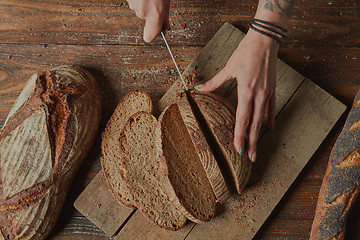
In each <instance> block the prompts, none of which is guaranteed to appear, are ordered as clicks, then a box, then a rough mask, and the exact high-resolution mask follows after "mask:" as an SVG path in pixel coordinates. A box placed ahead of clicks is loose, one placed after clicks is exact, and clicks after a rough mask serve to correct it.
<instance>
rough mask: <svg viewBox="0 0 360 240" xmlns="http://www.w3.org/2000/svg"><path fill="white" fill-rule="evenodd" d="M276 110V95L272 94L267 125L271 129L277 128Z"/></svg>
mask: <svg viewBox="0 0 360 240" xmlns="http://www.w3.org/2000/svg"><path fill="white" fill-rule="evenodd" d="M275 109H276V94H275V92H273V93H272V95H271V96H270V99H269V103H268V105H267V115H268V119H267V124H268V127H269V128H270V129H274V126H275V114H276V113H275Z"/></svg>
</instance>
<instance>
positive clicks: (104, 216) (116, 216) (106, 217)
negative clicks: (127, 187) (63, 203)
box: [74, 171, 135, 237]
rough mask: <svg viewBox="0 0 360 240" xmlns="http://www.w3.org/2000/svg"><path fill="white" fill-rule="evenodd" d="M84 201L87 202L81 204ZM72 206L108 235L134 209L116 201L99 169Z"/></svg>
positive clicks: (119, 225) (112, 233) (117, 228)
mask: <svg viewBox="0 0 360 240" xmlns="http://www.w3.org/2000/svg"><path fill="white" fill-rule="evenodd" d="M87 189H91V190H92V191H91V192H90V191H87ZM94 192H96V193H101V194H94ZM84 202H86V203H87V204H83V203H84ZM74 206H75V207H76V208H77V209H78V210H79V211H80V212H81V213H82V214H83V215H84V216H85V217H87V218H89V219H91V221H93V223H94V224H95V225H96V226H98V227H99V228H100V229H102V230H103V231H104V232H105V233H106V234H107V235H108V236H110V237H112V236H114V235H115V234H116V232H117V231H118V230H119V229H120V227H121V225H122V224H123V222H125V220H126V219H127V218H128V216H129V215H130V214H131V213H132V212H133V211H135V210H133V209H131V208H127V207H123V206H121V205H120V203H118V202H117V200H116V199H115V197H114V196H113V194H112V192H111V190H110V188H109V187H108V185H107V182H106V179H105V176H104V173H103V171H100V173H99V174H98V175H97V176H96V177H95V178H94V180H93V181H92V182H91V183H90V184H89V185H88V186H87V188H86V189H85V190H84V191H83V192H82V194H81V195H80V196H79V197H78V198H77V199H76V201H75V203H74Z"/></svg>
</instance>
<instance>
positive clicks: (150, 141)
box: [120, 112, 186, 230]
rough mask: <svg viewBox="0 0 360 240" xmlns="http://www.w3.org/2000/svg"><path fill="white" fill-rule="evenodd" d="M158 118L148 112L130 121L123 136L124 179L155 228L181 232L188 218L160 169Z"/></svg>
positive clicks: (122, 160)
mask: <svg viewBox="0 0 360 240" xmlns="http://www.w3.org/2000/svg"><path fill="white" fill-rule="evenodd" d="M156 127H157V120H156V118H155V117H154V116H153V115H151V114H150V113H147V112H138V113H135V114H134V115H132V116H131V117H130V119H129V120H128V121H127V123H126V125H125V127H124V128H123V131H122V133H121V135H120V151H121V168H122V171H121V172H122V177H123V179H124V181H125V183H126V186H127V187H128V191H129V193H130V195H131V196H132V199H133V200H134V203H135V205H136V206H137V207H138V209H140V211H141V212H142V213H143V214H144V215H145V216H146V217H147V218H149V219H150V220H151V221H152V222H153V223H155V224H156V225H158V226H160V227H162V228H165V229H168V230H177V229H179V228H181V227H182V226H183V225H184V224H185V222H186V218H185V217H184V216H183V215H182V214H181V213H180V212H179V211H178V209H177V208H176V206H175V204H174V202H173V201H172V200H171V196H174V193H169V188H168V186H169V185H170V183H169V181H168V180H167V178H166V177H165V176H164V175H163V174H162V170H161V168H160V157H159V155H158V149H157V144H158V143H157V142H156V139H155V138H156V136H155V129H156Z"/></svg>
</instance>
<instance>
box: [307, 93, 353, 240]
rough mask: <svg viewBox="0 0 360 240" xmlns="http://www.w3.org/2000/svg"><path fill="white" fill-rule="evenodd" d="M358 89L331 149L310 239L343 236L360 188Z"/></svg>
mask: <svg viewBox="0 0 360 240" xmlns="http://www.w3.org/2000/svg"><path fill="white" fill-rule="evenodd" d="M359 136H360V91H359V92H358V94H357V95H356V97H355V100H354V104H353V107H352V109H351V111H350V113H349V116H348V118H347V120H346V123H345V126H344V128H343V130H342V132H341V133H340V135H339V137H338V139H337V140H336V142H335V145H334V147H333V149H332V151H331V154H330V159H329V163H328V166H327V169H326V172H325V177H324V180H323V183H322V185H321V188H320V193H319V198H318V202H317V206H316V213H315V219H314V222H313V225H312V230H311V236H310V239H343V238H344V236H345V224H346V219H347V217H348V216H349V212H350V209H351V206H352V205H353V204H354V202H355V200H356V198H357V196H358V194H359V191H360V137H359Z"/></svg>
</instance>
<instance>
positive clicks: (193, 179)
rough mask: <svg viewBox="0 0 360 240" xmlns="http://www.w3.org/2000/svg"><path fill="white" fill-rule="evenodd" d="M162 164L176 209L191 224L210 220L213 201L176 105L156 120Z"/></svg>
mask: <svg viewBox="0 0 360 240" xmlns="http://www.w3.org/2000/svg"><path fill="white" fill-rule="evenodd" d="M156 133H157V139H158V140H160V144H161V148H159V149H161V150H160V155H161V163H162V166H163V168H164V172H165V174H166V176H167V177H168V179H169V182H170V185H169V186H170V187H171V188H172V189H173V192H174V194H176V196H173V197H172V199H175V200H178V203H177V207H178V209H180V210H181V212H182V213H183V214H184V215H185V216H186V217H187V218H188V219H190V220H192V221H194V222H198V223H200V222H206V221H210V220H211V219H212V218H213V216H214V215H215V205H216V198H215V195H214V192H213V190H212V187H211V185H210V183H209V180H208V178H207V176H206V173H205V170H204V167H203V166H202V164H201V162H200V159H199V155H198V154H197V152H196V149H195V147H194V144H193V142H192V140H191V137H190V135H189V132H188V130H187V129H186V126H185V124H184V121H183V119H182V117H181V114H180V111H179V107H178V105H177V104H172V105H170V106H169V107H168V108H166V109H165V110H164V111H163V113H162V114H161V115H160V117H159V126H158V128H157V132H156Z"/></svg>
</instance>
